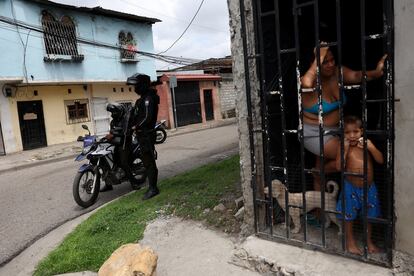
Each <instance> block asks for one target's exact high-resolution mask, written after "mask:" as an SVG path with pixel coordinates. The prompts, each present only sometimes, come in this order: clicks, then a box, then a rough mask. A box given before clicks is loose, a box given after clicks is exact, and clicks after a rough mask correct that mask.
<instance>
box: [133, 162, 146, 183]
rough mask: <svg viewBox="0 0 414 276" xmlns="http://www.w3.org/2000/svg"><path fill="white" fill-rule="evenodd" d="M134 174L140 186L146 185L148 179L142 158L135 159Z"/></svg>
mask: <svg viewBox="0 0 414 276" xmlns="http://www.w3.org/2000/svg"><path fill="white" fill-rule="evenodd" d="M132 173H133V174H134V176H135V179H136V180H137V182H138V184H142V183H144V182H145V180H146V179H147V172H146V170H145V167H144V164H143V163H142V160H141V159H140V158H137V159H135V160H134V162H133V163H132Z"/></svg>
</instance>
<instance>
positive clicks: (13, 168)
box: [0, 153, 78, 175]
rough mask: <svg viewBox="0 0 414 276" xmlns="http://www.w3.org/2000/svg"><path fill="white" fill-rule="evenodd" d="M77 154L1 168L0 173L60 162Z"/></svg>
mask: <svg viewBox="0 0 414 276" xmlns="http://www.w3.org/2000/svg"><path fill="white" fill-rule="evenodd" d="M77 155H78V153H77V154H71V155H67V156H61V157H57V158H50V159H45V160H39V161H34V162H32V163H27V164H23V165H18V166H16V167H12V168H7V169H2V170H0V175H1V174H4V173H8V172H13V171H19V170H22V169H27V168H31V167H36V166H40V165H44V164H49V163H53V162H59V161H63V160H67V159H72V158H75V157H76V156H77Z"/></svg>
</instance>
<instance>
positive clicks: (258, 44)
mask: <svg viewBox="0 0 414 276" xmlns="http://www.w3.org/2000/svg"><path fill="white" fill-rule="evenodd" d="M252 2H253V5H257V6H256V7H255V10H256V12H255V13H253V17H254V21H255V22H256V24H255V26H256V28H258V29H259V30H262V17H261V16H260V14H261V12H262V7H261V1H252ZM259 12H260V13H259ZM277 13H278V11H277V10H275V14H277ZM256 33H257V31H256ZM263 45H264V41H263V35H260V37H259V41H257V40H256V45H255V46H256V47H255V48H256V52H257V51H258V52H259V58H258V60H259V63H260V67H259V66H258V67H257V71H258V76H259V79H260V80H261V81H260V107H261V111H262V112H261V115H262V129H263V130H264V132H262V141H263V152H264V154H263V157H264V164H263V166H264V179H265V183H266V184H267V185H268V188H269V195H270V201H271V204H270V205H269V206H268V208H267V210H268V215H269V220H270V223H269V226H270V235H273V196H272V185H271V181H272V179H271V169H270V166H269V165H270V150H269V149H270V146H269V145H270V138H269V134H268V133H269V122H268V114H269V112H268V108H267V102H266V93H265V91H266V80H265V78H262V77H261V76H265V75H266V74H265V72H266V69H265V65H264V60H263V58H264V48H263Z"/></svg>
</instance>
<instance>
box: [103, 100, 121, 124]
mask: <svg viewBox="0 0 414 276" xmlns="http://www.w3.org/2000/svg"><path fill="white" fill-rule="evenodd" d="M106 110H107V111H108V112H110V113H111V117H112V118H113V119H114V120H119V119H121V118H122V116H124V108H123V106H122V105H120V104H116V103H114V104H112V103H109V104H107V105H106Z"/></svg>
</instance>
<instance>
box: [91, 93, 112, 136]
mask: <svg viewBox="0 0 414 276" xmlns="http://www.w3.org/2000/svg"><path fill="white" fill-rule="evenodd" d="M107 103H108V99H107V98H93V99H92V104H93V120H94V123H95V134H96V135H98V136H104V135H106V134H108V132H109V122H110V114H109V112H108V111H106V104H107Z"/></svg>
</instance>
